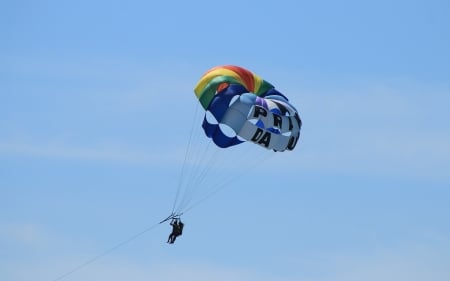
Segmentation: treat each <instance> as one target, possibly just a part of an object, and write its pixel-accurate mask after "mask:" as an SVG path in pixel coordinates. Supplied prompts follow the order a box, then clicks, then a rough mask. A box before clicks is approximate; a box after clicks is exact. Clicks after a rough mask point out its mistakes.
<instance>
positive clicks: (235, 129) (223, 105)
mask: <svg viewBox="0 0 450 281" xmlns="http://www.w3.org/2000/svg"><path fill="white" fill-rule="evenodd" d="M194 93H195V95H196V97H197V98H198V101H199V103H198V106H197V111H196V114H195V115H196V117H194V121H193V125H192V126H193V127H192V130H191V134H190V137H189V142H188V146H187V150H186V155H185V159H184V163H183V166H182V171H181V175H180V178H179V184H178V188H177V192H176V196H175V200H174V204H173V209H172V213H171V215H170V216H169V217H168V218H167V219H166V220H168V219H171V218H177V217H179V216H180V215H181V214H184V213H186V212H187V211H188V210H190V209H192V208H193V207H195V206H196V205H198V204H199V203H201V202H203V201H204V200H206V199H207V198H209V197H210V196H212V195H214V194H215V193H217V192H218V191H219V190H221V189H222V188H224V187H226V186H228V185H229V184H230V183H231V182H232V181H234V180H236V179H237V178H239V177H242V176H247V175H248V171H249V169H255V168H257V167H260V166H261V165H262V163H263V162H264V161H267V160H268V159H269V158H271V157H273V155H275V154H278V153H274V151H275V152H282V151H291V150H293V149H294V148H295V147H296V145H297V143H298V140H299V137H300V129H301V126H302V121H301V119H300V116H299V114H298V111H297V110H296V108H295V107H294V106H293V105H292V104H291V103H290V102H289V100H288V98H287V97H286V96H285V95H283V94H282V93H281V92H279V91H278V90H276V89H275V87H274V86H273V85H272V84H270V83H269V82H267V81H266V80H264V79H262V78H261V77H259V76H258V75H256V74H254V73H252V72H251V71H249V70H247V69H244V68H242V67H239V66H233V65H224V66H217V67H214V68H212V69H210V70H208V71H207V72H206V73H205V74H204V75H203V76H202V77H201V78H200V80H199V81H198V83H197V85H196V86H195V88H194ZM199 109H200V110H199ZM196 130H197V131H196ZM205 135H206V137H205ZM261 147H262V148H264V149H261ZM166 220H164V221H166Z"/></svg>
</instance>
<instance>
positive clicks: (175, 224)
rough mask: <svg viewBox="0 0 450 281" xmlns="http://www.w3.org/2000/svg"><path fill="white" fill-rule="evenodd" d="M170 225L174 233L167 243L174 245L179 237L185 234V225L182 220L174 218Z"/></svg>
mask: <svg viewBox="0 0 450 281" xmlns="http://www.w3.org/2000/svg"><path fill="white" fill-rule="evenodd" d="M170 225H171V226H172V232H171V233H170V235H169V238H168V239H167V243H169V244H173V243H174V242H175V240H176V239H177V237H178V236H181V235H182V234H183V227H184V223H182V222H181V220H180V218H173V219H172V221H171V222H170Z"/></svg>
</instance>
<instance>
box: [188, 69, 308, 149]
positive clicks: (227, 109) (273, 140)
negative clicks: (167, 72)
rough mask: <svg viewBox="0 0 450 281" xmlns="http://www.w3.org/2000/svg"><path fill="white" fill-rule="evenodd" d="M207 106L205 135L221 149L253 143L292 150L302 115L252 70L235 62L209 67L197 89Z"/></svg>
mask: <svg viewBox="0 0 450 281" xmlns="http://www.w3.org/2000/svg"><path fill="white" fill-rule="evenodd" d="M194 92H195V95H196V96H197V98H198V100H199V102H200V104H201V105H202V107H203V108H204V109H205V117H204V119H203V124H202V127H203V129H204V132H205V134H206V135H207V136H208V137H210V138H211V139H212V140H213V141H214V143H215V144H216V145H217V146H219V147H222V148H226V147H230V146H234V145H237V144H240V143H242V142H252V143H254V144H257V145H260V146H262V147H264V148H267V149H271V150H274V151H284V150H293V149H294V148H295V146H296V144H297V142H298V139H299V137H300V128H301V125H302V122H301V119H300V116H299V114H298V112H297V110H296V109H295V107H294V106H293V105H292V104H290V103H289V100H288V99H287V97H286V96H284V95H283V94H282V93H280V92H279V91H277V90H276V89H275V87H274V86H273V85H272V84H270V83H269V82H267V81H266V80H264V79H262V78H261V77H259V76H258V75H256V74H254V73H253V72H251V71H249V70H247V69H245V68H242V67H239V66H234V65H224V66H217V67H214V68H212V69H210V70H208V71H207V72H206V73H205V74H204V75H203V76H202V77H201V78H200V80H199V81H198V83H197V85H196V86H195V89H194Z"/></svg>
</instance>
